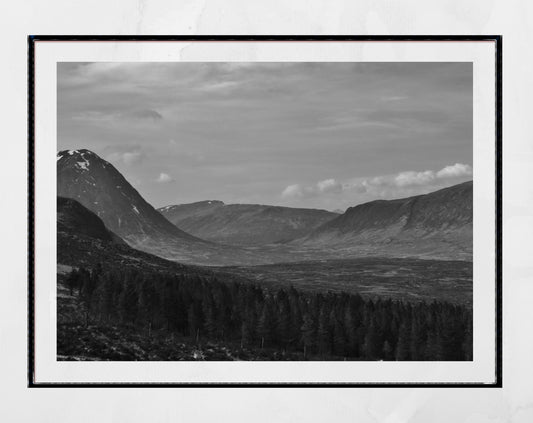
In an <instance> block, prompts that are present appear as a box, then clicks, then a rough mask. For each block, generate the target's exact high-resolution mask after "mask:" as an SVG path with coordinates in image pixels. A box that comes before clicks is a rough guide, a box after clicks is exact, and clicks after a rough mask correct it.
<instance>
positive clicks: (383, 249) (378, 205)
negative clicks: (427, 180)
mask: <svg viewBox="0 0 533 423" xmlns="http://www.w3.org/2000/svg"><path fill="white" fill-rule="evenodd" d="M472 206H473V202H472V181H470V182H465V183H462V184H459V185H454V186H452V187H448V188H444V189H441V190H439V191H435V192H432V193H429V194H425V195H418V196H415V197H409V198H403V199H398V200H376V201H371V202H369V203H365V204H360V205H358V206H355V207H350V208H348V209H347V210H346V212H345V213H344V214H342V215H340V216H338V217H337V218H335V219H333V220H331V221H329V222H327V223H325V224H323V225H322V226H320V227H318V228H316V229H315V230H313V231H311V232H310V233H309V234H307V235H306V236H304V237H302V238H300V239H298V240H295V241H293V243H292V244H293V245H298V246H300V247H308V248H321V249H335V250H339V251H343V252H344V253H347V254H360V255H395V256H398V257H400V256H419V257H434V258H449V259H471V258H472Z"/></svg>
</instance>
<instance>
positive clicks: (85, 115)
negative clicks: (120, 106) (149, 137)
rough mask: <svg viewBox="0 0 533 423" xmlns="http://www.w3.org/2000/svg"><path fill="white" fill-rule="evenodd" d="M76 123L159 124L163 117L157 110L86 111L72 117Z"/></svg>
mask: <svg viewBox="0 0 533 423" xmlns="http://www.w3.org/2000/svg"><path fill="white" fill-rule="evenodd" d="M72 119H73V120H74V121H85V122H90V123H102V122H108V123H112V122H116V121H118V120H126V121H136V122H141V121H150V122H157V121H159V120H162V119H163V115H162V114H161V113H159V112H158V111H156V110H152V109H140V110H131V111H122V110H121V111H117V110H114V111H113V110H111V111H99V110H86V111H82V112H78V113H74V114H73V115H72Z"/></svg>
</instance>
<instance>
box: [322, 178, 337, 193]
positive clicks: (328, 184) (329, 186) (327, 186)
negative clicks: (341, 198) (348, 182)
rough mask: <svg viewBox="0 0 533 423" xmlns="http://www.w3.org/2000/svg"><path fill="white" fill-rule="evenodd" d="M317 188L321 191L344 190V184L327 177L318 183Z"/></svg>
mask: <svg viewBox="0 0 533 423" xmlns="http://www.w3.org/2000/svg"><path fill="white" fill-rule="evenodd" d="M316 189H317V191H318V192H320V193H327V192H335V193H338V192H342V184H341V183H340V182H338V181H337V180H335V179H325V180H323V181H320V182H318V183H317V184H316Z"/></svg>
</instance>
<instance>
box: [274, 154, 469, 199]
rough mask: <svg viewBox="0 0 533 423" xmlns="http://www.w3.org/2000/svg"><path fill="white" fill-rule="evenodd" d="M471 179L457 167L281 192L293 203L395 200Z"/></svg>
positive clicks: (325, 182) (295, 187)
mask: <svg viewBox="0 0 533 423" xmlns="http://www.w3.org/2000/svg"><path fill="white" fill-rule="evenodd" d="M470 176H472V168H471V167H470V166H469V165H466V164H462V163H456V164H454V165H450V166H446V167H444V168H442V169H441V170H439V171H433V170H424V171H420V172H416V171H404V172H399V173H397V174H393V175H382V176H375V177H371V178H355V179H352V180H348V181H346V182H343V183H342V182H339V181H337V180H336V179H333V178H331V179H325V180H323V181H319V182H317V183H316V184H314V185H308V186H304V185H301V184H293V185H289V186H287V187H286V188H285V189H284V190H283V191H282V193H281V196H282V197H283V198H286V199H290V198H292V199H296V198H310V197H316V196H321V195H329V194H341V193H353V194H365V193H366V194H369V195H374V196H376V197H380V196H382V197H389V196H394V194H398V195H401V194H402V193H408V194H410V193H411V192H412V189H425V188H436V187H439V186H442V185H446V184H450V183H455V182H458V179H461V178H463V179H464V178H466V177H470Z"/></svg>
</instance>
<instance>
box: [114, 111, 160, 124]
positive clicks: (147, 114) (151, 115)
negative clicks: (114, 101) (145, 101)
mask: <svg viewBox="0 0 533 423" xmlns="http://www.w3.org/2000/svg"><path fill="white" fill-rule="evenodd" d="M122 117H124V118H127V119H141V120H151V121H153V122H155V121H157V120H161V119H163V116H162V115H161V113H159V112H158V111H156V110H151V109H144V110H134V111H132V112H129V113H124V114H122Z"/></svg>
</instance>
